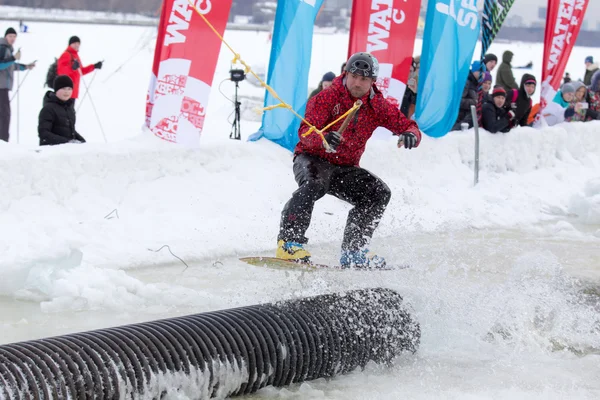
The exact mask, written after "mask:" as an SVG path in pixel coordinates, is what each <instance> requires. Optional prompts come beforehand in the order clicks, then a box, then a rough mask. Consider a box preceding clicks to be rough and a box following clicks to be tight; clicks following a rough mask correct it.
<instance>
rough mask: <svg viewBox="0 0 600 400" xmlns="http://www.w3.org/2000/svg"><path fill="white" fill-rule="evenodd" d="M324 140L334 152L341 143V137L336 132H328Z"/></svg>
mask: <svg viewBox="0 0 600 400" xmlns="http://www.w3.org/2000/svg"><path fill="white" fill-rule="evenodd" d="M325 140H326V141H327V143H328V144H329V147H331V149H332V150H335V149H336V148H337V147H338V146H339V145H340V142H341V141H342V135H341V134H340V133H339V132H338V131H330V132H327V133H326V134H325Z"/></svg>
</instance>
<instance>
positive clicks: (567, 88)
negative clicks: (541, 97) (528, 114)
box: [543, 83, 575, 126]
mask: <svg viewBox="0 0 600 400" xmlns="http://www.w3.org/2000/svg"><path fill="white" fill-rule="evenodd" d="M574 98H575V86H574V85H573V84H572V83H565V84H564V85H562V87H561V88H560V90H559V91H558V92H557V93H556V96H555V97H554V100H553V101H551V102H549V103H548V105H547V106H546V108H544V111H543V115H544V119H545V120H546V123H547V124H548V126H553V125H556V124H560V123H561V122H565V111H567V108H568V107H569V104H570V103H571V102H572V101H573V99H574Z"/></svg>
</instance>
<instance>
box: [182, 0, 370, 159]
mask: <svg viewBox="0 0 600 400" xmlns="http://www.w3.org/2000/svg"><path fill="white" fill-rule="evenodd" d="M188 3H189V4H190V6H191V7H192V8H193V9H194V10H195V11H196V14H198V15H199V16H200V17H201V18H202V19H203V20H204V22H206V24H207V25H208V27H209V28H210V29H211V30H212V31H213V32H214V33H215V35H217V37H218V38H219V39H220V40H221V42H223V43H224V44H225V46H227V48H228V49H229V50H230V51H231V52H232V53H233V63H234V64H235V63H237V62H239V63H240V64H242V65H243V66H244V68H245V70H244V71H245V73H246V74H248V73H250V74H252V76H254V78H256V80H257V81H259V82H260V85H261V86H262V87H264V88H265V89H266V90H267V91H268V92H269V93H271V95H272V96H273V97H274V98H276V99H277V100H279V104H275V105H272V106H268V107H264V108H263V109H262V110H263V111H270V110H273V109H275V108H286V109H288V110H290V111H291V112H292V113H293V114H294V115H295V116H296V117H298V118H300V119H301V120H302V122H304V123H305V124H306V125H308V126H309V130H308V131H307V132H306V133H304V134H303V135H302V136H303V137H306V136H308V135H310V134H311V133H316V134H318V135H319V136H320V137H321V140H322V141H323V146H324V147H325V149H326V150H327V151H333V150H332V149H331V147H330V146H329V143H327V140H325V135H324V134H323V132H324V131H325V130H327V129H328V128H330V127H331V126H333V125H335V124H336V123H338V122H339V121H341V120H342V119H344V118H346V117H347V116H349V115H350V114H351V113H353V112H354V111H355V110H357V109H358V108H359V107H360V105H357V104H356V103H355V104H354V106H353V107H352V108H351V109H349V110H348V111H347V112H346V113H345V114H343V115H341V116H340V117H339V118H338V119H336V120H335V121H333V122H332V123H330V124H329V125H327V126H326V127H325V128H323V129H318V128H317V127H315V126H314V125H312V124H311V123H310V122H308V121H307V120H305V119H304V118H303V117H302V116H301V115H300V114H298V113H297V112H296V111H294V109H293V108H292V106H291V105H289V104H288V103H286V102H285V101H283V100H282V99H281V97H279V95H278V94H277V92H275V90H274V89H273V88H272V87H271V86H269V85H267V83H266V82H265V81H263V80H262V79H260V77H259V76H258V75H257V74H256V73H255V72H254V71H253V70H252V68H251V67H250V66H249V65H248V64H247V63H246V62H245V61H244V60H243V59H242V57H241V56H240V54H239V53H237V52H236V51H235V50H234V49H233V48H232V47H231V46H230V45H229V43H227V41H226V40H225V39H224V38H223V36H221V34H220V33H219V32H218V31H217V29H216V28H215V27H214V26H213V25H212V24H211V23H210V21H209V20H208V19H207V18H206V17H205V16H204V14H202V13H201V12H200V10H198V8H196V6H195V5H194V3H193V2H192V0H188Z"/></svg>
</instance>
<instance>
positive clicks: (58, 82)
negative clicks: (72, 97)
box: [52, 75, 73, 92]
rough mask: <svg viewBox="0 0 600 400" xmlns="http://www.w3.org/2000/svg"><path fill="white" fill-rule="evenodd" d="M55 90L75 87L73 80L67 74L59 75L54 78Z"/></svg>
mask: <svg viewBox="0 0 600 400" xmlns="http://www.w3.org/2000/svg"><path fill="white" fill-rule="evenodd" d="M52 86H53V88H54V91H55V92H58V91H59V90H60V89H62V88H66V87H70V88H71V89H73V80H72V79H71V78H69V77H68V76H67V75H59V76H57V77H56V78H54V85H52Z"/></svg>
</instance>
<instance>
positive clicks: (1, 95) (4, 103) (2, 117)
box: [0, 89, 10, 142]
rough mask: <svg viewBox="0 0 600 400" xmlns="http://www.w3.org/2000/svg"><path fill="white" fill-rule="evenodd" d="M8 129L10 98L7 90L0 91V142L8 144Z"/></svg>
mask: <svg viewBox="0 0 600 400" xmlns="http://www.w3.org/2000/svg"><path fill="white" fill-rule="evenodd" d="M9 129H10V97H9V96H8V89H0V140H4V141H5V142H8V130H9Z"/></svg>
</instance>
